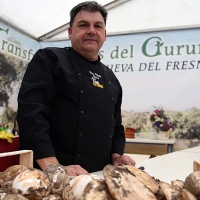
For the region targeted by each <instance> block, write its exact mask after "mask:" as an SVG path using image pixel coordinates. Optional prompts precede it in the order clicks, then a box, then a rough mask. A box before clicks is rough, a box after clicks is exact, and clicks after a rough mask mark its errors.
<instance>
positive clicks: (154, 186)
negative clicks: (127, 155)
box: [123, 165, 159, 194]
mask: <svg viewBox="0 0 200 200" xmlns="http://www.w3.org/2000/svg"><path fill="white" fill-rule="evenodd" d="M123 167H126V168H127V169H128V170H130V171H131V172H132V173H133V174H134V175H135V176H136V178H138V179H139V180H140V181H141V182H142V183H143V184H144V185H145V186H146V187H147V188H149V189H150V190H151V191H152V192H153V193H154V194H156V193H157V192H158V189H159V185H158V183H157V182H156V181H155V179H154V178H153V177H152V176H150V175H149V174H148V173H146V172H145V171H143V170H141V169H138V168H136V167H134V166H130V165H124V166H123Z"/></svg>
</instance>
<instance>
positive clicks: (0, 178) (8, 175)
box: [0, 165, 27, 193]
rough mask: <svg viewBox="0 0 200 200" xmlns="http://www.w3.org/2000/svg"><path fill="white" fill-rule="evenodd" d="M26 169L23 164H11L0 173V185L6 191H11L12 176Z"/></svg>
mask: <svg viewBox="0 0 200 200" xmlns="http://www.w3.org/2000/svg"><path fill="white" fill-rule="evenodd" d="M25 170H27V167H25V166H23V165H13V166H11V167H8V168H7V169H6V170H5V171H4V172H2V173H1V174H0V185H1V188H2V189H3V190H4V191H5V192H6V193H11V192H12V183H13V180H14V178H15V177H16V176H17V175H18V174H20V173H21V172H23V171H25Z"/></svg>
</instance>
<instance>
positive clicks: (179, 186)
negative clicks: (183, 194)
mask: <svg viewBox="0 0 200 200" xmlns="http://www.w3.org/2000/svg"><path fill="white" fill-rule="evenodd" d="M171 183H172V186H173V187H174V188H176V189H177V190H180V191H182V189H183V186H184V181H181V180H173V181H171Z"/></svg>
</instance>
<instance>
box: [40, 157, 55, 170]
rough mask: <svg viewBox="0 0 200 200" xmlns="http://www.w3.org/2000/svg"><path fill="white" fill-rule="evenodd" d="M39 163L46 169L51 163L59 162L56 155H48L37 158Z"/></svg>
mask: <svg viewBox="0 0 200 200" xmlns="http://www.w3.org/2000/svg"><path fill="white" fill-rule="evenodd" d="M36 162H37V164H38V165H39V166H40V168H41V169H42V170H44V169H45V168H46V167H47V166H48V165H51V164H59V162H58V160H57V158H56V157H47V158H42V159H38V160H36Z"/></svg>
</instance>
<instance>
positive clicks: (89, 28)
mask: <svg viewBox="0 0 200 200" xmlns="http://www.w3.org/2000/svg"><path fill="white" fill-rule="evenodd" d="M87 33H88V34H96V30H95V27H94V25H90V26H88V30H87Z"/></svg>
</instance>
